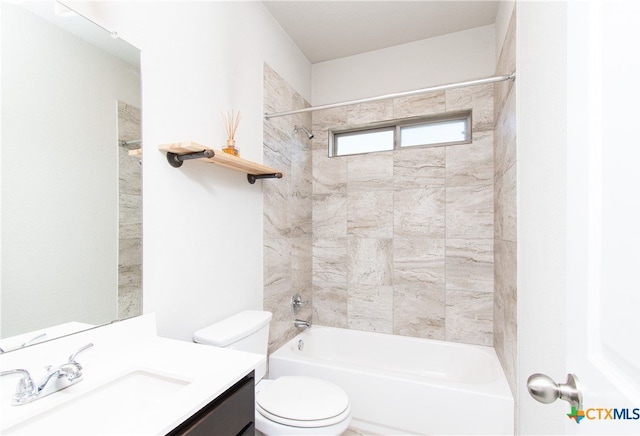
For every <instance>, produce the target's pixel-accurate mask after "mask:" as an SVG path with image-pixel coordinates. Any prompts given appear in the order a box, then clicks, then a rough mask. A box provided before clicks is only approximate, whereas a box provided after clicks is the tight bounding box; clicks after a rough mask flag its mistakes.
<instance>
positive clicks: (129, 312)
mask: <svg viewBox="0 0 640 436" xmlns="http://www.w3.org/2000/svg"><path fill="white" fill-rule="evenodd" d="M140 115H141V113H140V109H138V108H137V107H135V106H132V105H130V104H127V103H124V102H121V101H119V102H118V141H136V140H139V139H141V138H142V131H141V127H140ZM140 147H142V144H136V145H135V146H134V147H122V146H119V147H118V178H119V183H118V214H119V216H118V319H125V318H131V317H132V316H138V315H141V314H142V165H141V161H140V157H137V156H129V153H128V152H129V150H130V149H132V148H140Z"/></svg>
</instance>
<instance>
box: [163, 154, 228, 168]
mask: <svg viewBox="0 0 640 436" xmlns="http://www.w3.org/2000/svg"><path fill="white" fill-rule="evenodd" d="M215 155H216V153H215V151H213V150H204V151H196V152H193V153H187V154H176V153H171V152H170V151H169V152H167V161H168V162H169V165H171V166H172V167H174V168H180V167H181V166H182V163H183V162H184V161H185V160H191V159H202V158H207V159H210V158H212V157H214V156H215Z"/></svg>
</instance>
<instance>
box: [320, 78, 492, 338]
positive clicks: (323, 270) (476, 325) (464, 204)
mask: <svg viewBox="0 0 640 436" xmlns="http://www.w3.org/2000/svg"><path fill="white" fill-rule="evenodd" d="M493 96H494V90H493V85H481V86H476V87H468V88H461V89H456V90H449V91H446V92H438V93H431V94H425V95H422V96H416V97H408V98H396V99H392V100H385V101H382V102H376V103H367V104H359V105H352V106H346V107H340V108H334V109H330V110H324V111H317V112H314V114H313V132H314V134H315V138H314V139H313V142H312V149H313V150H312V153H313V159H312V160H313V226H312V233H313V321H314V322H315V323H317V324H321V325H329V326H338V327H346V328H353V329H359V330H370V331H377V332H384V333H393V334H398V335H407V336H416V337H425V338H435V339H443V340H447V341H455V342H465V343H473V344H483V345H493V314H494V311H493V304H494V295H493V291H494V272H493V262H494V253H493V251H494V250H493V244H494V158H493V129H494V108H493ZM468 109H471V110H472V111H473V112H472V120H473V138H472V139H473V143H471V144H464V145H454V146H446V147H432V148H417V147H416V148H408V149H402V150H395V151H392V152H379V153H371V154H362V155H354V156H345V157H334V158H329V157H328V156H327V147H328V146H327V141H328V135H329V131H330V130H331V129H336V128H344V127H349V126H362V125H366V124H368V123H375V122H380V121H385V120H391V119H402V118H407V117H414V116H419V115H429V114H441V113H444V112H449V111H460V110H468Z"/></svg>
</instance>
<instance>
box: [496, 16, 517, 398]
mask: <svg viewBox="0 0 640 436" xmlns="http://www.w3.org/2000/svg"><path fill="white" fill-rule="evenodd" d="M515 26H516V8H515V7H514V8H513V12H512V15H511V19H510V21H509V25H508V27H507V31H506V35H505V40H504V43H503V45H502V47H503V48H502V52H501V54H500V58H499V60H498V66H497V68H496V74H502V73H506V72H507V71H508V72H509V73H511V72H513V71H515V67H516V65H515V62H516V52H515V46H516V41H515V35H516V29H515ZM515 94H516V88H515V83H514V82H512V81H508V82H505V83H500V84H496V85H495V91H494V96H495V119H496V128H495V155H494V167H495V184H494V214H495V228H494V246H495V251H494V263H495V269H494V281H495V293H494V304H493V330H494V346H495V349H496V352H497V353H498V357H499V358H500V362H501V363H502V367H503V368H504V371H505V374H506V376H507V380H509V386H510V387H511V391H512V392H513V393H514V394H515V392H516V379H517V377H516V352H517V313H516V309H517V285H516V278H517V237H516V236H517V220H516V216H517V203H516V200H517V199H516V181H517V159H516V109H515Z"/></svg>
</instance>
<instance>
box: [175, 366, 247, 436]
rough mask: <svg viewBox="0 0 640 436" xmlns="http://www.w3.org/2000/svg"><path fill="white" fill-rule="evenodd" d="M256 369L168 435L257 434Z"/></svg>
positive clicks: (224, 435)
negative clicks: (255, 430)
mask: <svg viewBox="0 0 640 436" xmlns="http://www.w3.org/2000/svg"><path fill="white" fill-rule="evenodd" d="M254 378H255V377H254V372H253V371H252V372H251V373H250V374H248V375H247V376H245V377H243V378H242V379H240V381H238V382H237V383H236V384H234V385H233V386H231V387H230V388H229V389H227V390H226V391H225V392H224V393H223V394H222V395H220V396H219V397H217V398H216V399H215V400H213V401H211V402H210V403H209V404H207V405H206V406H205V407H203V408H202V409H201V410H199V411H198V412H196V413H195V414H194V415H193V416H192V417H191V418H189V419H187V420H186V421H185V422H183V423H182V424H180V425H179V426H178V427H176V428H175V429H173V430H172V431H171V432H169V433H168V436H178V435H189V436H233V435H252V436H253V434H254V428H255V427H254V418H255V416H254V415H255V390H254Z"/></svg>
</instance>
